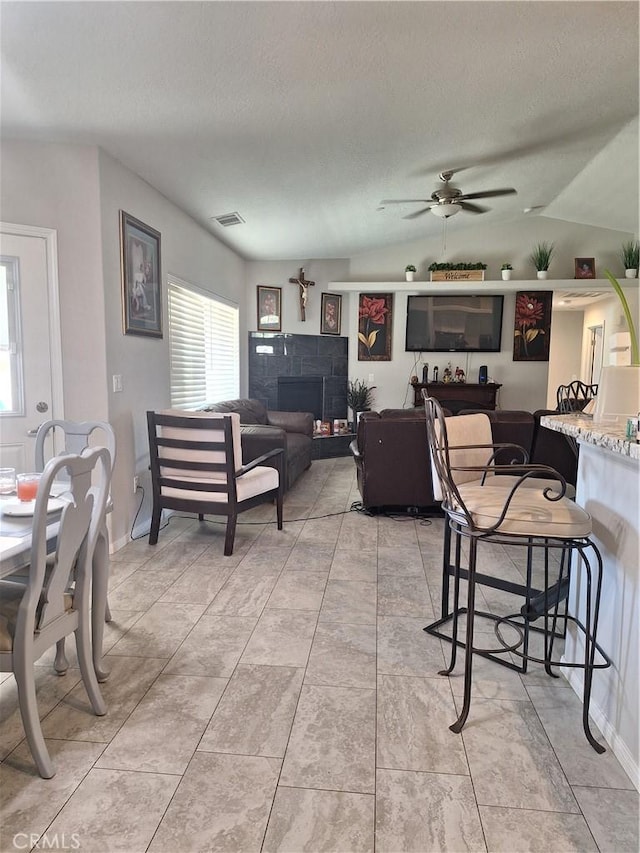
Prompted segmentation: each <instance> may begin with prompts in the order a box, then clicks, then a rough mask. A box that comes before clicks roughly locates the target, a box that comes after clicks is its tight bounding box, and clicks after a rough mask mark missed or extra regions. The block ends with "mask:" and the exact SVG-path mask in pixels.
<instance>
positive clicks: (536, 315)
mask: <svg viewBox="0 0 640 853" xmlns="http://www.w3.org/2000/svg"><path fill="white" fill-rule="evenodd" d="M552 301H553V292H552V291H550V290H535V291H526V292H525V291H522V290H520V291H518V292H517V293H516V309H515V317H514V330H513V360H514V361H549V344H550V342H551V305H552Z"/></svg>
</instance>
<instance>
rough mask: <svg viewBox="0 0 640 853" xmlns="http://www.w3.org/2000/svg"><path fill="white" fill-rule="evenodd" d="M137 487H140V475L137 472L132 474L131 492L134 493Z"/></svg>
mask: <svg viewBox="0 0 640 853" xmlns="http://www.w3.org/2000/svg"><path fill="white" fill-rule="evenodd" d="M139 488H140V477H138V475H137V474H134V475H133V494H134V495H135V493H136V492H137V491H138V489H139Z"/></svg>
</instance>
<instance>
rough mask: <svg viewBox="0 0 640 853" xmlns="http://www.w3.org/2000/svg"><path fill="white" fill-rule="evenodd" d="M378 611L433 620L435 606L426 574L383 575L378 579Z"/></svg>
mask: <svg viewBox="0 0 640 853" xmlns="http://www.w3.org/2000/svg"><path fill="white" fill-rule="evenodd" d="M378 613H379V614H380V615H383V616H416V617H420V618H421V619H425V620H428V621H432V620H433V619H434V615H433V607H432V605H431V598H430V596H429V588H428V586H427V581H426V580H425V577H424V575H420V576H416V577H414V576H410V577H406V576H404V575H382V576H381V577H380V578H379V580H378ZM425 624H426V623H425Z"/></svg>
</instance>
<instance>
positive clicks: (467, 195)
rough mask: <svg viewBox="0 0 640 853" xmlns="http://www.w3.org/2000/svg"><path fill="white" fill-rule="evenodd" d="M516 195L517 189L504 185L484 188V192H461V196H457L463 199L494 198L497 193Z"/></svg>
mask: <svg viewBox="0 0 640 853" xmlns="http://www.w3.org/2000/svg"><path fill="white" fill-rule="evenodd" d="M514 194H515V195H517V190H514V189H513V187H505V188H504V189H501V190H485V191H484V192H479V193H463V194H462V195H461V196H458V199H459V200H460V201H464V200H466V199H469V198H496V196H499V195H514Z"/></svg>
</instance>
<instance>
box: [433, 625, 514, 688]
mask: <svg viewBox="0 0 640 853" xmlns="http://www.w3.org/2000/svg"><path fill="white" fill-rule="evenodd" d="M473 646H474V648H476V647H481V648H487V649H495V648H499V643H498V642H497V640H496V637H495V634H493V633H486V632H478V631H476V632H475V634H474V643H473ZM449 651H450V646H449V645H448V644H447V649H446V653H447V654H448V653H449ZM509 659H510V658H509ZM447 663H448V658H447ZM471 681H472V687H471V690H472V695H473V697H474V698H483V699H511V700H513V701H519V702H528V701H529V696H528V694H527V691H526V690H525V689H524V685H523V684H522V680H521V679H520V677H519V673H517V672H515V671H514V670H512V669H508V668H507V667H506V666H502V664H500V663H497V662H496V661H494V660H490V659H488V658H485V657H483V656H482V655H476V654H474V656H473V669H472V679H471ZM449 683H450V684H451V690H452V692H453V695H454V696H455V697H456V698H459V699H461V697H462V696H463V694H464V649H460V650H459V652H458V659H457V664H456V668H455V670H454V672H453V673H452V674H451V675H450V676H449Z"/></svg>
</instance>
